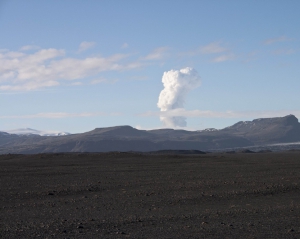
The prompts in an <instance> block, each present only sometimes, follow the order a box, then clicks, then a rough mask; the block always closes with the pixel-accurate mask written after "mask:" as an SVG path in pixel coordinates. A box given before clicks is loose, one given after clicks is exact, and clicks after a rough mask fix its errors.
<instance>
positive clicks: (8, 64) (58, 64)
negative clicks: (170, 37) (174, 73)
mask: <svg viewBox="0 0 300 239" xmlns="http://www.w3.org/2000/svg"><path fill="white" fill-rule="evenodd" d="M167 50H168V48H167V47H160V48H156V49H154V51H152V52H151V53H150V54H147V55H146V56H144V57H143V56H139V55H137V54H134V55H132V54H114V55H111V56H107V57H102V56H93V57H86V58H74V57H68V56H66V51H65V50H64V49H55V48H49V49H39V50H35V51H34V52H32V51H30V52H24V51H9V50H8V51H6V50H5V51H1V52H0V91H31V90H37V89H41V88H47V87H54V86H59V85H61V84H62V81H75V80H76V81H79V80H81V79H84V78H87V77H92V76H95V77H99V74H100V73H102V72H107V71H124V70H134V69H137V68H141V67H144V66H147V65H149V64H157V61H158V60H162V59H163V58H164V57H165V56H166V55H167ZM132 56H135V57H136V59H133V57H132ZM100 77H101V76H100ZM96 79H97V78H96ZM95 82H96V81H95ZM95 82H94V83H95ZM110 82H111V81H110ZM97 83H99V81H97ZM75 84H77V83H75ZM69 85H72V83H71V84H69Z"/></svg>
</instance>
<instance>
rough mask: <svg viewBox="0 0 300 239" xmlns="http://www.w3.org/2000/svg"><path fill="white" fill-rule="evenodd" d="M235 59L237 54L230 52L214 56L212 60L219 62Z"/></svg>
mask: <svg viewBox="0 0 300 239" xmlns="http://www.w3.org/2000/svg"><path fill="white" fill-rule="evenodd" d="M234 59H235V55H234V54H232V53H229V54H225V55H221V56H217V57H215V58H213V59H212V60H211V62H215V63H218V62H224V61H231V60H234Z"/></svg>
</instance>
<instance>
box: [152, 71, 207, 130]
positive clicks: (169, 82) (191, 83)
mask: <svg viewBox="0 0 300 239" xmlns="http://www.w3.org/2000/svg"><path fill="white" fill-rule="evenodd" d="M162 82H163V84H164V89H163V90H162V91H161V92H160V95H159V98H158V103H157V106H158V108H160V111H169V110H174V109H178V108H183V107H184V103H185V98H186V96H187V94H188V93H189V92H190V91H191V90H193V89H195V88H197V87H199V86H200V84H201V78H200V76H199V75H198V72H197V71H196V70H195V69H193V68H190V67H186V68H183V69H181V70H179V71H178V70H177V71H176V70H170V71H167V72H164V74H163V77H162ZM160 120H161V121H162V122H163V123H164V124H165V125H166V126H169V127H176V126H180V127H185V126H186V118H185V117H183V116H161V117H160Z"/></svg>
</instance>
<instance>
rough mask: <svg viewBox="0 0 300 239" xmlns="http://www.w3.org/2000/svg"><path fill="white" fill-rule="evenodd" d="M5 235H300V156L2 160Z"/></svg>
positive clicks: (0, 224)
mask: <svg viewBox="0 0 300 239" xmlns="http://www.w3.org/2000/svg"><path fill="white" fill-rule="evenodd" d="M0 186H1V191H0V238H300V152H296V151H295V152H282V153H234V154H228V153H227V154H226V153H224V154H221V153H219V154H203V155H194V156H193V155H140V154H131V153H102V154H100V153H99V154H42V155H1V156H0Z"/></svg>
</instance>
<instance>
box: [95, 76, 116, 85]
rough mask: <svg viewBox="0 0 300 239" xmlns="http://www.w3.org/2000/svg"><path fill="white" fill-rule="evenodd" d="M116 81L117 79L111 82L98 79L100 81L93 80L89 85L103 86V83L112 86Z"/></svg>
mask: <svg viewBox="0 0 300 239" xmlns="http://www.w3.org/2000/svg"><path fill="white" fill-rule="evenodd" d="M117 81H118V79H113V80H108V79H105V78H100V79H94V80H92V81H91V82H90V83H91V84H92V85H97V84H103V83H106V84H114V83H116V82H117Z"/></svg>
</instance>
